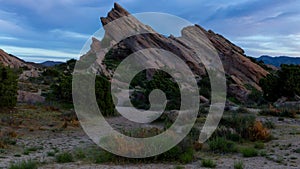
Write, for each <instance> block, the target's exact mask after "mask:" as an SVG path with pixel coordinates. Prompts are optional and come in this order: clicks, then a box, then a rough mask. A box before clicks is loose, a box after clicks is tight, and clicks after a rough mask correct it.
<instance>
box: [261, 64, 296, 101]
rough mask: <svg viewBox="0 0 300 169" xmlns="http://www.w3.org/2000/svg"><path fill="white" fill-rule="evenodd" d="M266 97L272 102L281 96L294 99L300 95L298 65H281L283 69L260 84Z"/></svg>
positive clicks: (262, 80)
mask: <svg viewBox="0 0 300 169" xmlns="http://www.w3.org/2000/svg"><path fill="white" fill-rule="evenodd" d="M259 84H260V86H261V87H262V90H263V93H264V97H265V98H266V99H267V100H268V101H271V102H274V101H276V100H277V99H278V98H280V97H281V96H285V97H288V98H293V97H294V95H295V94H296V95H300V69H299V66H298V65H281V69H280V70H279V71H277V72H276V73H274V74H269V75H268V76H267V77H266V78H263V79H261V80H260V82H259Z"/></svg>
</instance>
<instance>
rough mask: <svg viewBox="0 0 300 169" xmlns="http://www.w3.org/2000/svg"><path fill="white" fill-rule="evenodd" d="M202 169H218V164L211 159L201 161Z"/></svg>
mask: <svg viewBox="0 0 300 169" xmlns="http://www.w3.org/2000/svg"><path fill="white" fill-rule="evenodd" d="M201 164H202V167H207V168H216V166H217V164H216V163H215V162H214V161H213V160H211V159H203V160H202V161H201Z"/></svg>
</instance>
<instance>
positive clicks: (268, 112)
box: [259, 107, 297, 118]
mask: <svg viewBox="0 0 300 169" xmlns="http://www.w3.org/2000/svg"><path fill="white" fill-rule="evenodd" d="M259 114H260V115H263V116H275V117H289V118H295V117H296V116H297V111H295V110H288V109H282V110H279V109H276V108H273V107H270V108H269V109H263V110H261V111H260V112H259Z"/></svg>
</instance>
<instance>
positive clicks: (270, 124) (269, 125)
mask: <svg viewBox="0 0 300 169" xmlns="http://www.w3.org/2000/svg"><path fill="white" fill-rule="evenodd" d="M263 125H264V127H266V128H268V129H275V127H276V126H275V123H273V122H272V121H271V120H267V121H265V122H264V123H263Z"/></svg>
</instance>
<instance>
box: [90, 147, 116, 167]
mask: <svg viewBox="0 0 300 169" xmlns="http://www.w3.org/2000/svg"><path fill="white" fill-rule="evenodd" d="M113 159H114V155H113V154H111V153H109V152H107V151H103V150H98V151H97V153H96V154H94V157H93V161H94V163H96V164H102V163H107V162H111V161H112V160H113Z"/></svg>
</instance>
